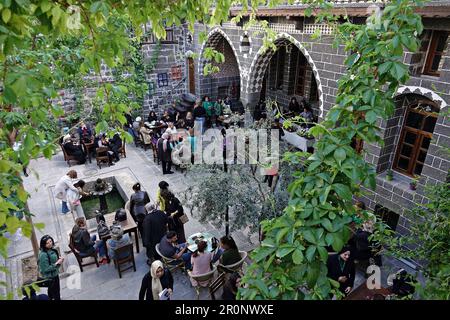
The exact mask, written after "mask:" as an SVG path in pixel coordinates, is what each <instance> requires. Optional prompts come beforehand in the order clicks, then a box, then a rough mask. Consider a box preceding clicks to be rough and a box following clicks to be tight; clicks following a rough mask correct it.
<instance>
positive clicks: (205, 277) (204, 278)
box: [188, 267, 217, 300]
mask: <svg viewBox="0 0 450 320" xmlns="http://www.w3.org/2000/svg"><path fill="white" fill-rule="evenodd" d="M216 271H217V268H216V267H214V268H213V269H212V270H211V271H210V272H207V273H204V274H197V275H193V274H192V273H191V271H188V275H189V277H191V278H192V279H193V280H195V281H197V285H196V286H194V288H195V292H196V293H197V300H198V299H199V298H200V288H201V287H202V286H203V285H201V284H200V282H205V281H207V285H206V286H207V287H209V286H210V285H211V282H212V280H213V279H214V274H215V273H216ZM191 283H192V282H191Z"/></svg>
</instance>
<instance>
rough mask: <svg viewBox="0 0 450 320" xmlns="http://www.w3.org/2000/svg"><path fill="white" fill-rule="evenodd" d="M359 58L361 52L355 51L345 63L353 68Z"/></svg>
mask: <svg viewBox="0 0 450 320" xmlns="http://www.w3.org/2000/svg"><path fill="white" fill-rule="evenodd" d="M358 59H359V53H354V54H352V55H351V56H349V57H348V58H347V59H346V60H345V64H346V65H347V66H348V67H349V68H351V67H352V66H353V64H354V63H355V62H356V61H358Z"/></svg>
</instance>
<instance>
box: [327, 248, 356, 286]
mask: <svg viewBox="0 0 450 320" xmlns="http://www.w3.org/2000/svg"><path fill="white" fill-rule="evenodd" d="M327 268H328V275H327V276H328V278H331V279H333V280H335V281H338V279H339V277H341V276H345V277H347V281H346V282H344V283H341V282H339V284H340V287H339V290H341V291H342V292H344V290H345V289H346V288H347V287H353V283H354V282H355V263H354V261H353V260H352V259H349V260H347V261H346V262H345V264H344V268H343V269H341V266H340V264H339V254H333V255H331V256H329V257H328V261H327Z"/></svg>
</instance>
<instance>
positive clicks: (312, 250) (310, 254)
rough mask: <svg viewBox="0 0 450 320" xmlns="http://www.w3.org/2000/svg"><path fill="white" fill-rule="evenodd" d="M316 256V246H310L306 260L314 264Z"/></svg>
mask: <svg viewBox="0 0 450 320" xmlns="http://www.w3.org/2000/svg"><path fill="white" fill-rule="evenodd" d="M315 254H316V246H309V247H308V249H306V254H305V256H306V260H308V261H309V262H312V261H313V260H314V256H315Z"/></svg>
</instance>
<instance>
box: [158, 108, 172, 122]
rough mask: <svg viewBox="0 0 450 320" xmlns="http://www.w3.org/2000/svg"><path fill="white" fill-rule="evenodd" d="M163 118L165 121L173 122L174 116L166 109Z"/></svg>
mask: <svg viewBox="0 0 450 320" xmlns="http://www.w3.org/2000/svg"><path fill="white" fill-rule="evenodd" d="M161 120H162V121H164V122H165V123H168V122H171V121H172V117H171V116H170V114H169V111H167V110H166V111H164V114H163V115H162V117H161Z"/></svg>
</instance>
